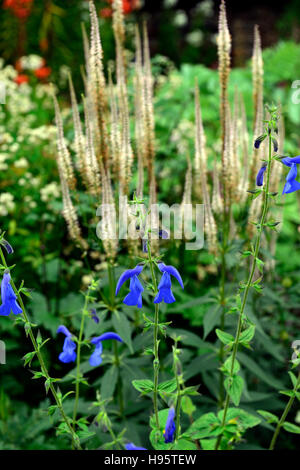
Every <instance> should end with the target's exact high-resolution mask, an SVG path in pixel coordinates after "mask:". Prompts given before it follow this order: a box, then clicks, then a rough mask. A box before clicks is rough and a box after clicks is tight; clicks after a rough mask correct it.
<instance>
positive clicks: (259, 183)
mask: <svg viewBox="0 0 300 470" xmlns="http://www.w3.org/2000/svg"><path fill="white" fill-rule="evenodd" d="M266 169H267V164H266V163H264V164H263V165H262V167H261V169H260V170H259V172H258V173H257V176H256V186H262V185H263V184H264V173H265V171H266Z"/></svg>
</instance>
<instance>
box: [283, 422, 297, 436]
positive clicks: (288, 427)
mask: <svg viewBox="0 0 300 470" xmlns="http://www.w3.org/2000/svg"><path fill="white" fill-rule="evenodd" d="M282 427H283V428H284V429H285V430H286V431H287V432H292V433H293V434H300V426H297V425H296V424H293V423H289V422H287V421H286V422H285V423H283V425H282Z"/></svg>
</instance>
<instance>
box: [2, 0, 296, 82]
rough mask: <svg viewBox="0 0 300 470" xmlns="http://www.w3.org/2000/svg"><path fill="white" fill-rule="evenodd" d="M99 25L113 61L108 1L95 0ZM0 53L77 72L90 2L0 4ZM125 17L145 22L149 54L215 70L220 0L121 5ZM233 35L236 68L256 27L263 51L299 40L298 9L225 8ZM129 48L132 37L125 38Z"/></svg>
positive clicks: (291, 4)
mask: <svg viewBox="0 0 300 470" xmlns="http://www.w3.org/2000/svg"><path fill="white" fill-rule="evenodd" d="M95 3H96V6H97V9H98V12H99V17H100V19H101V26H102V41H103V48H104V50H105V60H110V59H112V58H113V56H114V44H113V40H112V32H111V2H110V0H102V1H99V0H96V2H95ZM1 4H2V7H1V20H0V27H1V28H0V41H1V43H0V47H1V49H0V54H1V56H2V57H3V58H5V60H7V61H8V62H10V63H15V61H16V60H17V59H18V58H19V57H20V56H22V55H26V54H33V53H34V54H40V55H41V56H43V57H44V58H45V60H46V61H47V64H48V65H49V66H50V67H51V69H52V71H53V73H57V72H58V70H59V68H60V67H61V66H62V65H64V66H69V67H71V68H72V69H73V72H74V69H76V66H77V67H78V69H79V64H80V63H81V60H82V57H81V56H80V54H79V44H81V28H80V23H87V22H88V0H56V1H52V0H38V1H37V0H2V2H1ZM123 4H124V13H125V14H126V15H127V16H128V21H129V22H132V24H133V23H134V22H135V21H136V20H137V21H138V22H142V20H143V19H146V20H147V22H148V27H149V34H150V42H151V51H152V55H155V54H156V53H158V52H159V54H161V55H165V56H166V57H168V58H169V59H171V60H172V61H173V62H174V64H176V65H177V66H179V65H180V64H182V63H185V62H189V63H199V62H201V63H202V64H204V65H207V66H209V67H216V48H215V41H216V33H217V18H218V15H217V12H218V8H219V1H218V0H202V1H198V0H156V1H152V0H124V1H123ZM226 8H227V15H228V22H229V24H230V30H231V33H232V36H233V51H232V60H233V65H234V66H243V65H245V63H246V61H247V60H248V59H249V58H250V56H251V52H252V43H253V27H254V25H255V24H258V25H259V27H260V31H261V35H262V46H263V48H266V47H270V46H273V45H274V44H276V43H277V42H278V41H280V40H294V41H296V42H298V40H299V39H300V26H299V18H300V4H299V2H298V1H297V0H288V1H285V2H281V3H280V4H279V3H278V2H275V3H274V2H272V0H264V1H251V2H240V1H238V0H236V1H235V0H230V1H227V3H226ZM132 34H133V31H132ZM128 46H129V47H130V34H129V38H128Z"/></svg>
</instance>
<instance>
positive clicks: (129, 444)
mask: <svg viewBox="0 0 300 470" xmlns="http://www.w3.org/2000/svg"><path fill="white" fill-rule="evenodd" d="M125 449H126V450H147V449H145V447H137V446H135V445H134V444H133V443H132V442H128V444H125Z"/></svg>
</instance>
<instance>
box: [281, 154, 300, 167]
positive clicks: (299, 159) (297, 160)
mask: <svg viewBox="0 0 300 470" xmlns="http://www.w3.org/2000/svg"><path fill="white" fill-rule="evenodd" d="M281 163H283V164H284V165H285V166H288V167H291V166H292V164H293V163H300V155H298V156H297V157H285V158H282V160H281Z"/></svg>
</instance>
